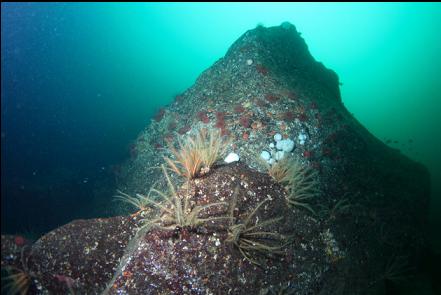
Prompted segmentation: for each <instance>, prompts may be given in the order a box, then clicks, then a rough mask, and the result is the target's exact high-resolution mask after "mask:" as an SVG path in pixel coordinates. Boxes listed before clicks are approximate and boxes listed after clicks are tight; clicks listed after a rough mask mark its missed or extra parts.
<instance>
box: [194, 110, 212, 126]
mask: <svg viewBox="0 0 441 295" xmlns="http://www.w3.org/2000/svg"><path fill="white" fill-rule="evenodd" d="M197 116H198V118H199V120H200V121H201V122H203V123H205V124H208V123H209V122H210V118H209V117H208V115H207V113H206V112H203V111H200V112H198V113H197Z"/></svg>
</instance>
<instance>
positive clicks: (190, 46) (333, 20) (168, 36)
mask: <svg viewBox="0 0 441 295" xmlns="http://www.w3.org/2000/svg"><path fill="white" fill-rule="evenodd" d="M284 21H289V22H291V23H292V24H294V25H295V26H296V27H297V30H298V31H300V32H301V33H302V36H303V37H304V39H305V40H306V43H307V44H308V46H309V49H310V51H311V53H312V55H313V56H314V57H315V58H316V60H318V61H321V62H323V63H324V64H325V65H326V66H327V67H328V68H331V69H333V70H334V71H335V72H337V74H338V75H339V77H340V81H342V83H343V85H342V86H341V93H342V99H343V102H344V104H345V105H346V107H347V108H348V109H349V111H350V112H352V113H353V114H354V116H355V117H356V118H357V119H358V120H359V121H360V122H361V123H362V124H363V125H364V126H366V127H367V128H368V129H369V130H370V131H371V132H372V133H373V134H375V135H376V136H377V137H378V138H380V139H381V140H383V141H385V142H386V141H390V146H392V147H394V148H398V149H400V150H401V151H402V152H403V153H405V154H406V155H408V156H409V157H411V158H413V159H415V160H418V161H421V162H422V163H424V164H425V165H426V166H427V167H428V168H429V170H430V172H431V175H432V191H433V193H432V207H431V220H432V227H433V233H434V234H433V240H434V243H435V244H434V245H436V248H437V249H441V242H440V241H438V236H439V235H437V234H436V233H437V232H436V229H437V228H439V226H438V225H441V218H440V217H439V216H440V215H441V214H440V213H439V212H440V211H441V198H440V197H439V196H440V195H441V168H440V167H441V156H440V151H441V132H440V127H441V75H440V69H441V58H440V57H439V54H440V52H441V34H440V29H441V4H439V3H386V4H382V3H361V4H359V3H329V4H327V3H214V4H212V3H137V4H126V3H107V4H101V3H94V4H84V3H81V4H79V3H76V4H65V3H59V4H48V3H43V4H41V3H40V4H35V3H34V4H11V3H9V4H4V3H2V85H3V86H4V87H2V88H4V89H2V118H3V117H4V115H5V113H6V115H9V116H10V118H12V119H14V120H15V119H17V118H20V116H23V117H24V118H26V119H25V120H28V121H29V122H32V124H31V125H33V126H39V127H40V128H38V129H37V128H35V130H33V131H32V132H33V133H37V136H36V137H37V138H43V139H42V140H41V142H40V143H38V144H39V145H40V146H45V148H51V147H60V146H61V147H62V149H64V151H69V152H70V153H72V151H75V152H76V153H77V154H75V156H76V157H79V158H76V159H77V160H73V164H77V163H80V162H81V163H93V165H95V166H96V167H101V166H105V165H109V164H111V163H118V162H121V161H122V160H123V159H124V158H125V157H126V155H124V156H122V155H121V152H120V151H121V150H122V149H123V148H124V146H125V145H127V142H128V141H130V140H133V139H134V138H135V137H136V134H137V133H138V132H140V130H141V129H142V128H143V127H145V126H146V125H147V124H148V123H149V120H150V118H151V116H152V115H153V114H154V113H156V111H157V110H158V108H159V107H160V106H163V105H165V104H167V103H169V102H171V101H172V100H173V98H174V96H175V95H176V94H179V93H181V92H182V91H184V90H185V89H187V88H188V87H190V86H191V85H192V84H193V83H194V82H195V80H196V78H197V77H198V75H199V74H200V73H201V72H202V71H204V70H205V69H207V68H208V67H210V66H211V65H212V64H213V63H214V62H215V61H216V60H218V59H219V58H221V57H222V56H223V55H224V54H225V53H226V51H227V49H228V48H229V46H230V45H231V44H232V43H233V42H234V41H235V40H236V39H237V38H238V37H240V36H241V35H242V34H243V33H244V32H245V31H247V30H249V29H252V28H254V27H256V25H258V24H262V25H264V26H275V25H280V24H281V23H282V22H284ZM3 61H6V63H5V66H3V64H4V63H3ZM20 70H21V71H20ZM3 77H6V78H3ZM21 80H23V81H22V84H20V81H21ZM17 81H18V82H17ZM14 83H15V84H14ZM11 85H12V86H11ZM23 89H25V90H26V91H28V93H27V94H26V95H23V96H24V97H25V98H22V97H20V95H21V94H22V92H23V91H22V90H23ZM20 91H21V92H20ZM9 93H11V94H10V95H9ZM45 99H47V101H45ZM32 104H35V105H32ZM10 105H11V106H12V107H11V108H9V106H10ZM42 105H43V106H44V107H41V106H42ZM27 107H28V108H27ZM14 111H15V112H17V113H18V114H16V113H14ZM54 114H55V115H54ZM12 119H11V120H12ZM8 120H9V119H8V118H6V119H4V121H3V119H2V139H3V138H7V139H9V140H11V137H12V136H13V135H11V134H13V133H14V132H15V134H23V133H24V132H29V128H28V127H27V126H28V125H27V123H26V124H24V125H23V126H21V125H20V124H17V122H13V123H11V122H12V121H8ZM17 120H18V119H17ZM41 122H43V123H44V124H43V123H41ZM3 123H4V124H3ZM3 126H5V127H4V128H3ZM8 126H9V127H11V126H12V127H13V128H16V130H15V131H14V130H13V131H11V130H8V129H7V128H9V127H8ZM17 126H21V127H22V129H17V128H18V127H17ZM60 126H62V127H60ZM63 126H64V127H63ZM52 128H53V129H52ZM56 128H59V130H58V129H56ZM63 128H64V129H63ZM67 129H69V130H68V131H66V130H67ZM41 130H44V132H46V133H47V134H48V135H47V136H49V137H50V139H51V142H50V143H48V140H45V139H44V138H45V137H41V136H40V135H41V134H38V132H40V131H41ZM48 130H49V132H48ZM46 133H45V134H46ZM68 135H69V136H68ZM32 136H33V135H32V134H30V135H29V136H27V137H26V138H27V139H29V138H32ZM45 136H46V135H45ZM97 138H99V140H97ZM9 142H13V144H11V147H10V148H11V153H14V152H16V151H21V152H20V154H19V155H16V156H15V158H16V159H17V161H23V162H24V164H23V165H22V166H21V167H18V166H17V167H13V168H16V170H17V171H18V172H17V173H16V174H17V175H18V176H17V177H18V178H20V177H25V176H23V175H20V173H27V174H26V175H32V173H34V172H35V171H36V168H35V167H36V166H38V165H40V166H42V167H43V166H44V167H45V168H47V167H52V166H51V165H52V164H53V165H56V164H58V165H60V166H62V167H66V166H69V167H73V165H72V163H68V164H66V163H65V162H63V161H66V159H70V158H72V157H73V156H72V155H70V154H69V156H66V155H65V154H62V153H61V152H60V154H59V155H58V154H56V153H55V152H54V151H50V152H48V154H50V158H51V159H54V160H53V161H52V163H51V162H50V161H48V159H47V158H42V159H41V163H39V164H38V165H37V164H35V165H30V164H29V162H30V161H36V159H39V155H34V154H33V152H35V150H37V149H35V148H31V145H32V144H34V143H35V141H26V140H22V141H17V142H14V141H9ZM3 147H4V146H3V140H2V149H3ZM7 149H8V146H7V145H6V144H5V150H7ZM23 149H27V150H26V153H23V152H22V151H23ZM7 153H8V152H7V151H6V152H5V154H7ZM86 154H87V155H91V156H89V158H87V157H86V158H87V160H84V159H83V158H81V157H82V156H81V155H86ZM57 156H58V157H59V158H57V160H55V158H56V157H57ZM106 157H107V158H106ZM6 158H8V159H15V158H14V155H9V154H8V156H7V157H6ZM2 159H3V154H2ZM78 159H79V160H78ZM81 159H83V160H81ZM94 161H96V162H94ZM100 161H101V162H100ZM5 165H6V164H5ZM10 167H12V166H10ZM2 172H3V166H2ZM12 174H14V173H12ZM26 177H27V176H26ZM2 196H3V191H2Z"/></svg>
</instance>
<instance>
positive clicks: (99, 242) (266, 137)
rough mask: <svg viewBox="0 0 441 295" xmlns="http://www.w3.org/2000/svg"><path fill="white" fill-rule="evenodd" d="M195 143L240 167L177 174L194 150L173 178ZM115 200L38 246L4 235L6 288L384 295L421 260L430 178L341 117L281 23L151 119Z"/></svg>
mask: <svg viewBox="0 0 441 295" xmlns="http://www.w3.org/2000/svg"><path fill="white" fill-rule="evenodd" d="M201 130H205V131H207V130H208V131H211V132H212V131H213V130H217V131H219V136H220V137H222V138H223V139H224V143H225V144H224V146H223V150H222V152H224V153H221V152H219V155H221V154H224V155H225V154H227V153H230V152H234V153H235V154H237V155H238V156H239V158H240V160H239V161H238V162H237V161H236V162H233V163H228V164H227V163H224V162H223V161H222V158H217V159H214V160H217V161H212V163H211V162H210V165H206V166H207V167H205V166H204V165H200V166H197V167H196V166H195V167H196V168H194V171H193V172H194V173H179V172H180V171H181V170H179V169H182V168H184V166H185V165H190V164H192V163H194V160H195V159H194V155H193V154H191V151H189V153H186V154H185V157H183V158H184V160H186V162H185V164H184V165H182V163H183V162H182V161H176V160H179V158H178V157H177V156H179V155H180V154H179V152H180V150H183V149H185V143H187V144H189V142H190V143H191V139H192V138H194V136H196V135H197V134H200V133H199V132H201ZM204 138H205V137H204ZM199 139H200V138H199ZM205 139H207V140H208V141H210V139H208V138H205ZM283 140H285V141H284V144H283V145H282V144H278V143H279V142H281V141H283ZM179 142H180V145H179ZM210 142H211V141H210ZM190 146H191V147H192V148H194V149H198V150H199V151H200V150H201V144H200V143H199V144H196V143H194V141H193V143H191V144H190ZM173 147H175V148H173ZM264 152H265V153H264ZM261 155H264V157H261ZM190 158H191V159H192V160H189V159H190ZM283 159H293V161H286V162H284V161H283ZM196 160H197V159H196ZM202 162H203V161H202ZM176 163H178V164H180V165H181V166H180V167H178V168H177V167H173V164H176ZM164 164H168V169H166V168H163V169H156V168H158V167H165V166H161V165H164ZM277 164H280V165H279V166H276V165H277ZM176 165H177V164H176ZM192 167H193V166H192ZM293 167H294V168H295V169H294V168H293ZM296 167H297V168H296ZM174 168H176V169H174ZM205 168H207V169H205ZM299 175H300V176H299ZM305 179H306V180H305ZM118 185H119V189H120V190H121V191H122V192H123V196H125V198H126V200H128V201H129V203H130V202H131V204H132V205H135V207H138V211H136V210H133V207H131V209H132V211H131V212H130V213H133V214H131V215H126V216H118V217H113V218H107V219H92V220H76V221H73V222H71V223H69V224H67V225H65V226H62V227H60V228H58V229H56V230H54V231H51V232H49V233H48V234H46V235H44V236H43V237H41V238H40V239H39V240H37V241H35V242H33V243H31V242H27V241H26V240H24V239H23V238H21V237H13V236H2V254H1V255H2V256H1V263H2V270H4V271H7V274H5V275H4V277H5V281H7V283H9V286H10V288H15V289H16V290H26V292H28V293H30V294H68V293H69V292H70V293H71V294H262V295H264V294H383V293H385V292H388V291H389V290H390V289H391V288H392V289H393V288H398V286H399V285H400V283H401V282H402V281H403V280H406V279H408V278H409V276H410V275H412V272H413V271H415V269H416V268H417V267H418V265H417V263H418V261H419V258H420V256H421V255H422V254H423V252H424V250H425V246H426V237H425V228H426V222H427V221H426V217H427V211H428V200H429V188H430V184H429V175H428V172H427V170H426V169H425V168H424V167H423V166H422V165H420V164H418V163H416V162H414V161H412V160H410V159H408V158H407V157H405V156H403V155H402V154H400V152H399V151H397V150H394V149H391V148H389V147H388V146H386V145H385V144H384V143H382V142H381V141H380V140H378V139H377V138H375V137H374V136H373V135H372V134H370V133H369V131H368V130H366V129H365V128H364V127H363V126H362V125H361V124H360V123H359V122H358V121H357V120H356V119H355V118H354V117H353V116H352V115H351V114H350V113H349V112H348V111H347V110H346V108H345V107H344V105H343V103H342V101H341V97H340V89H339V80H338V76H337V75H336V74H335V73H334V72H333V71H332V70H329V69H327V68H326V67H325V66H323V65H322V64H321V63H319V62H317V61H315V60H314V58H313V57H312V56H311V54H310V53H309V51H308V48H307V45H306V43H305V41H304V40H303V39H302V38H301V36H300V34H299V33H298V32H297V31H296V29H295V27H294V26H293V25H291V24H288V23H284V24H282V25H281V26H279V27H271V28H265V27H262V26H259V27H257V28H255V29H253V30H250V31H248V32H246V33H245V34H244V35H243V36H241V37H240V38H239V39H238V40H237V41H236V42H235V43H234V44H233V45H232V46H231V47H230V49H229V50H228V52H227V54H226V55H225V57H223V58H221V59H220V60H219V61H217V62H216V63H215V64H214V65H213V66H212V67H210V68H209V69H207V70H206V71H204V72H203V73H202V74H201V75H200V76H199V78H198V79H197V81H196V83H195V84H194V85H193V86H192V87H191V88H189V89H188V90H187V91H185V92H184V93H182V94H180V95H177V96H176V98H175V100H174V102H173V103H172V104H170V105H168V106H166V107H164V108H163V109H161V110H159V111H158V113H157V114H156V115H155V117H154V118H153V119H152V122H151V124H150V125H149V126H147V127H146V129H145V130H144V131H143V132H141V133H140V135H139V136H138V138H137V139H136V141H135V142H134V144H133V145H132V147H131V158H130V159H129V160H128V161H127V162H126V163H124V164H123V165H122V166H121V167H120V168H119V169H118ZM152 187H154V190H153V191H156V195H155V197H151V195H152V194H151V193H152ZM131 196H134V197H131ZM144 196H148V197H144ZM149 198H150V199H151V201H148V200H147V199H149ZM181 206H183V207H182V208H181ZM178 209H179V210H180V211H179V212H177V211H176V210H178ZM135 211H136V212H135Z"/></svg>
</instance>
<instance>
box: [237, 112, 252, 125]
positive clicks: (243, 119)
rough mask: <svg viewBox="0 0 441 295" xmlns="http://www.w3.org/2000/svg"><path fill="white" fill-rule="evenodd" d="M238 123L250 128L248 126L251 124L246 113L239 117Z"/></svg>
mask: <svg viewBox="0 0 441 295" xmlns="http://www.w3.org/2000/svg"><path fill="white" fill-rule="evenodd" d="M239 123H240V125H242V127H244V128H250V126H251V121H250V117H249V116H247V115H243V116H242V117H240V119H239Z"/></svg>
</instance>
